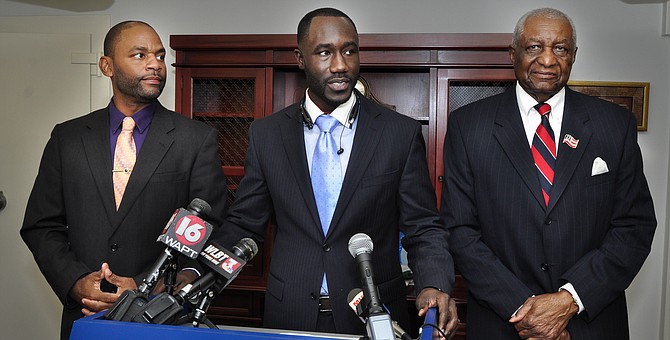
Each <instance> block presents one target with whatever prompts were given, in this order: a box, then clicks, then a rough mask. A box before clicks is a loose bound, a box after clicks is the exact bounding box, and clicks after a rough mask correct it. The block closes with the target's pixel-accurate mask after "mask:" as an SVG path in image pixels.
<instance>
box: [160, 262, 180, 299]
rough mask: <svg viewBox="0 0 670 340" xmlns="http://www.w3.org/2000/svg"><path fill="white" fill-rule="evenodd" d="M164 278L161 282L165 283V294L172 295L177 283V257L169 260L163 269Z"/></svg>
mask: <svg viewBox="0 0 670 340" xmlns="http://www.w3.org/2000/svg"><path fill="white" fill-rule="evenodd" d="M164 275H165V277H164V278H163V282H164V283H165V292H166V293H168V294H169V295H172V294H173V292H174V286H175V284H176V283H177V257H176V256H175V257H173V258H171V259H170V263H169V264H168V265H167V267H166V268H165V274H164Z"/></svg>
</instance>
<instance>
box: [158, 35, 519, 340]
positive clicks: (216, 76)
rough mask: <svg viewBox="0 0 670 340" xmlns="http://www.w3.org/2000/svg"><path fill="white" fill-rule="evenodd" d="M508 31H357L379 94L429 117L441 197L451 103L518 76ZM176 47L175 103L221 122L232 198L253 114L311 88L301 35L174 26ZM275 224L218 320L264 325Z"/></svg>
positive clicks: (366, 74) (217, 306)
mask: <svg viewBox="0 0 670 340" xmlns="http://www.w3.org/2000/svg"><path fill="white" fill-rule="evenodd" d="M511 38H512V35H511V34H507V33H501V34H467V33H460V34H361V35H360V60H361V76H362V77H363V78H364V79H365V81H366V82H367V83H368V84H369V88H370V89H371V91H372V94H373V95H374V97H375V98H377V99H378V100H379V101H380V102H382V103H384V104H387V105H391V106H393V107H394V108H395V110H396V111H398V112H400V113H402V114H405V115H407V116H410V117H412V118H414V119H416V120H417V121H419V122H421V124H422V126H423V135H424V139H425V141H426V146H427V150H426V152H427V154H426V156H427V159H428V165H429V167H430V177H431V181H432V182H433V183H434V186H435V190H436V194H437V197H438V201H439V197H440V194H441V174H442V172H443V162H442V148H443V145H442V143H443V140H444V134H445V133H446V131H447V128H448V126H447V117H448V115H449V112H451V111H453V110H454V109H456V108H458V107H461V106H463V105H465V104H467V103H470V102H472V101H475V100H477V99H481V98H484V97H487V96H490V95H492V94H496V93H499V92H502V91H503V90H504V89H505V88H506V87H508V86H510V85H512V84H513V83H514V72H513V69H512V65H511V62H510V58H509V55H508V49H507V46H508V45H509V43H510V42H511ZM170 47H172V49H174V50H175V51H176V63H175V64H174V66H175V68H176V77H177V78H176V84H177V90H176V91H177V93H176V101H177V102H176V110H177V111H178V112H181V113H182V114H184V115H186V116H188V117H191V118H193V119H197V120H201V121H204V122H205V123H207V124H210V125H212V126H214V127H215V128H217V129H218V131H219V137H220V143H221V147H220V154H221V161H222V166H223V169H224V172H225V174H226V178H227V180H228V189H229V199H230V200H231V201H232V200H233V199H234V195H235V190H236V188H237V184H238V183H239V180H240V179H241V177H242V176H243V175H244V168H243V162H244V156H245V153H246V149H247V130H248V128H249V125H250V124H251V122H252V121H253V120H254V119H257V118H260V117H263V116H266V115H270V114H272V112H275V111H278V110H279V109H282V108H284V107H286V106H288V105H290V104H293V103H295V102H298V101H299V100H301V98H302V97H303V95H304V91H305V80H304V74H303V71H301V70H299V69H298V67H297V66H296V61H295V58H294V54H293V50H294V49H295V48H296V47H297V42H296V37H295V35H293V34H253V35H173V36H171V37H170ZM366 95H368V96H370V93H367V94H366ZM272 233H273V227H272V226H271V225H270V227H269V228H268V235H267V236H268V237H267V240H268V241H267V242H266V243H265V244H264V245H263V249H262V250H261V253H259V255H257V256H256V257H255V258H254V259H253V261H252V263H251V264H250V265H249V266H248V267H246V268H245V270H244V272H243V273H242V274H241V275H240V276H239V277H238V278H237V279H236V280H235V282H233V283H232V284H231V285H230V286H229V287H228V288H227V289H226V290H225V291H224V292H223V293H222V294H221V295H220V296H219V297H218V298H217V299H216V300H215V302H214V303H213V305H212V307H210V309H209V313H208V316H209V318H210V319H211V320H212V321H214V322H216V323H223V324H229V325H246V326H260V325H261V323H262V316H263V294H264V290H265V280H266V278H267V270H268V264H269V260H270V259H269V255H266V254H269V251H270V249H271V247H272V241H271V240H272ZM456 283H457V284H456V287H455V288H454V291H453V294H452V295H453V296H454V298H456V299H457V302H458V307H459V317H460V319H461V321H462V324H461V325H460V326H459V334H458V337H460V338H463V337H464V336H465V330H466V314H465V299H466V295H467V288H466V287H465V284H464V282H463V279H462V278H461V277H460V276H459V277H457V280H456ZM409 299H410V300H411V299H412V297H411V296H410V298H409ZM411 305H412V307H411V308H413V303H412V304H411ZM413 313H416V312H415V311H413ZM416 322H420V321H418V320H417V321H416ZM416 329H418V326H417V328H416ZM458 337H457V338H458Z"/></svg>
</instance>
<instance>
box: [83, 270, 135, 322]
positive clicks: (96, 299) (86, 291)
mask: <svg viewBox="0 0 670 340" xmlns="http://www.w3.org/2000/svg"><path fill="white" fill-rule="evenodd" d="M102 280H106V281H107V282H109V283H111V284H113V285H115V286H116V287H117V289H116V292H114V293H107V292H103V291H102V290H101V289H100V285H101V283H102ZM136 288H137V285H135V281H134V280H133V279H132V278H127V277H123V276H118V275H116V274H114V273H112V271H111V270H110V269H109V265H108V264H107V263H103V264H102V267H100V270H98V271H97V272H93V273H90V274H88V275H85V276H83V277H82V278H80V279H79V280H77V282H75V284H74V286H73V287H72V290H70V296H71V297H72V298H74V299H75V300H76V301H77V302H79V303H80V304H81V305H82V306H83V307H84V308H82V310H81V312H82V313H84V315H86V316H88V315H93V314H95V313H97V312H99V311H101V310H105V309H107V308H109V307H111V306H112V304H114V302H116V300H117V299H118V298H119V296H120V295H121V293H122V292H123V291H125V290H127V289H136Z"/></svg>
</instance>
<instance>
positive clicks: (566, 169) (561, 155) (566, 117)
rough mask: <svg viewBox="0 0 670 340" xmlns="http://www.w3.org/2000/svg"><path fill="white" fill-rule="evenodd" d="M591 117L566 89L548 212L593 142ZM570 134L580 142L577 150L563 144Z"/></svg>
mask: <svg viewBox="0 0 670 340" xmlns="http://www.w3.org/2000/svg"><path fill="white" fill-rule="evenodd" d="M588 121H589V115H588V111H587V109H586V107H585V106H584V104H583V102H582V101H580V100H579V98H578V96H576V95H575V93H574V92H573V91H572V90H570V89H569V88H566V91H565V109H564V111H563V124H562V126H561V136H557V138H556V143H560V144H559V147H558V156H557V157H556V174H555V176H554V185H553V187H552V188H551V198H550V200H549V207H548V210H551V208H553V207H554V205H556V202H557V201H558V199H559V198H560V197H561V195H562V194H563V192H564V191H565V188H566V187H567V185H568V183H569V182H570V178H571V177H572V175H573V174H574V172H575V169H576V168H577V164H579V160H580V159H581V158H582V156H583V155H584V151H585V150H586V147H587V146H588V144H589V141H590V140H591V135H592V133H593V131H592V130H591V129H590V128H589V125H588ZM566 134H570V135H571V136H573V137H574V138H576V139H578V140H579V143H578V144H577V147H576V148H574V149H573V148H570V147H569V146H568V145H567V144H565V143H562V140H563V136H565V135H566Z"/></svg>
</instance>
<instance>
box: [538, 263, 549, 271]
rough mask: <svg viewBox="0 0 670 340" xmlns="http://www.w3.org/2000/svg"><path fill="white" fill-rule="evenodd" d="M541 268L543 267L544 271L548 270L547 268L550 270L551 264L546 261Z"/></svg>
mask: <svg viewBox="0 0 670 340" xmlns="http://www.w3.org/2000/svg"><path fill="white" fill-rule="evenodd" d="M540 268H541V269H542V271H545V272H546V271H547V270H549V265H548V264H546V263H543V264H542V265H541V266H540Z"/></svg>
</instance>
